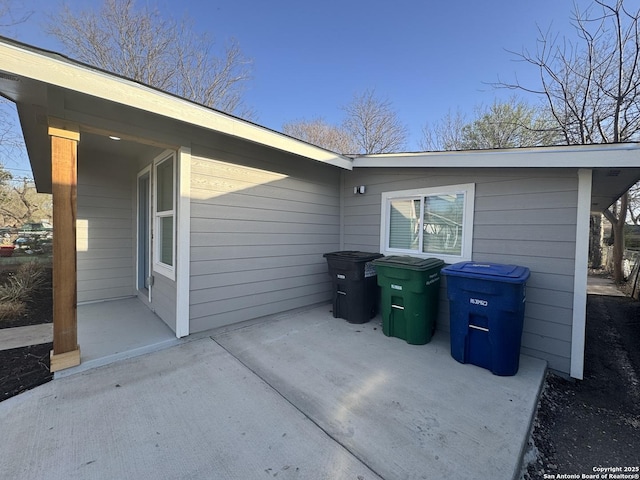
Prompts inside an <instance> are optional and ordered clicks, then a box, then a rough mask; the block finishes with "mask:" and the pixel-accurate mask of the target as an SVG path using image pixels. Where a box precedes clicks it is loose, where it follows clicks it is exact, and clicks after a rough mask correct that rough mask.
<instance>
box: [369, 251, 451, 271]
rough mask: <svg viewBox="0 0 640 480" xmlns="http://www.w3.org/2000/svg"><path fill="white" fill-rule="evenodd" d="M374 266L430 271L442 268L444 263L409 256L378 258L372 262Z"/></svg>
mask: <svg viewBox="0 0 640 480" xmlns="http://www.w3.org/2000/svg"><path fill="white" fill-rule="evenodd" d="M372 263H373V264H374V265H380V266H385V267H395V268H404V269H406V270H419V271H423V270H429V269H432V268H437V267H441V266H442V265H444V262H443V261H442V260H440V259H439V258H418V257H411V256H409V255H392V256H390V257H383V258H378V259H376V260H374V261H373V262H372Z"/></svg>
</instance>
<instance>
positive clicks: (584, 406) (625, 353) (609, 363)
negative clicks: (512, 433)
mask: <svg viewBox="0 0 640 480" xmlns="http://www.w3.org/2000/svg"><path fill="white" fill-rule="evenodd" d="M638 345H640V302H638V301H635V300H632V299H630V298H627V297H607V296H599V295H589V299H588V302H587V335H586V345H585V350H586V358H585V372H584V380H581V381H575V380H571V379H566V378H563V377H560V376H558V375H554V374H553V373H549V374H548V375H547V378H546V382H545V387H544V391H543V394H542V396H541V398H540V402H539V405H538V412H537V415H536V418H535V421H534V430H533V433H532V441H533V444H534V445H535V447H536V449H537V454H538V455H537V458H536V460H535V461H534V462H533V463H531V464H530V465H529V467H528V471H527V472H526V473H525V475H524V478H525V479H527V480H538V479H544V478H554V477H553V476H555V477H556V478H562V477H560V476H561V475H578V476H580V478H586V477H582V475H583V474H584V475H590V474H591V475H593V474H594V470H593V468H594V467H600V466H602V467H621V468H624V467H632V468H637V467H638V458H639V457H638V439H639V438H640V382H639V379H640V349H639V348H638ZM637 473H638V472H637V470H636V471H633V472H631V474H637ZM567 478H570V477H567Z"/></svg>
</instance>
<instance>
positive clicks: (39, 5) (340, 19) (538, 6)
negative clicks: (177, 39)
mask: <svg viewBox="0 0 640 480" xmlns="http://www.w3.org/2000/svg"><path fill="white" fill-rule="evenodd" d="M23 3H24V8H27V9H32V10H35V14H34V15H33V16H32V18H31V19H30V20H29V22H27V23H26V24H24V25H20V26H19V27H16V28H15V29H14V31H13V32H11V34H8V33H7V32H6V31H5V32H3V34H5V35H8V36H13V37H14V38H17V39H18V40H20V41H23V42H26V43H30V44H33V45H35V46H38V47H43V48H48V49H52V50H56V51H61V47H60V46H59V45H58V44H57V43H56V42H55V41H54V40H52V39H50V38H48V37H47V36H46V35H45V34H44V33H43V32H42V26H41V25H42V22H43V21H44V20H45V18H46V12H53V11H54V10H55V8H56V5H58V3H57V2H55V1H52V2H42V1H41V0H40V1H37V0H23ZM68 3H69V4H70V5H72V6H73V5H78V6H79V7H80V8H86V7H87V6H88V5H91V4H94V5H95V4H99V3H100V2H99V0H82V1H80V0H69V2H68ZM138 3H139V4H143V3H148V4H150V5H156V6H158V8H159V9H160V10H161V11H162V12H163V13H164V14H166V15H177V16H182V15H184V14H187V15H188V16H190V17H192V18H193V19H194V20H195V22H196V28H198V29H199V30H202V31H206V32H209V33H210V34H211V35H213V36H214V37H215V39H216V40H217V41H218V42H220V43H223V42H224V40H225V39H227V38H229V37H234V38H235V39H237V41H238V42H239V44H240V47H241V49H242V51H243V52H244V54H245V55H246V56H247V57H250V58H252V59H253V79H252V80H251V82H250V83H249V84H248V85H247V91H246V97H245V98H246V103H247V104H248V105H249V106H250V107H252V108H253V109H254V110H255V112H256V114H257V122H258V123H259V124H261V125H264V126H266V127H269V128H272V129H275V130H280V129H281V128H282V125H283V123H285V122H289V121H294V120H299V119H311V118H315V117H322V118H324V119H325V120H326V121H328V122H331V123H339V122H340V121H341V120H342V110H341V108H340V107H341V106H343V105H345V104H346V103H348V102H349V101H350V100H351V98H352V97H353V95H354V94H356V93H361V92H362V91H364V90H365V89H371V88H374V89H375V91H376V93H377V95H378V96H380V97H383V98H386V99H388V100H390V101H391V103H392V104H393V106H394V108H395V109H396V111H397V112H398V116H399V118H400V120H401V121H402V122H404V123H405V124H406V125H407V126H408V128H409V131H410V139H409V143H408V145H407V150H417V149H418V145H419V144H418V142H419V139H420V137H421V135H422V132H421V130H422V127H423V126H424V125H425V123H426V122H430V123H433V122H436V121H438V120H440V119H441V118H442V117H443V116H444V115H446V114H447V112H448V111H452V112H453V111H456V110H457V109H459V110H461V111H462V112H466V113H467V114H468V115H471V114H472V113H473V109H474V107H475V106H477V105H479V104H484V105H487V104H490V103H492V102H493V100H494V99H495V98H496V97H497V98H506V97H508V96H509V95H511V94H512V92H509V91H505V90H495V89H494V88H493V87H491V86H490V85H488V83H491V82H495V81H496V80H497V79H498V78H500V79H502V80H504V81H511V80H513V79H514V78H515V76H516V75H517V76H518V78H519V79H520V81H521V82H522V83H524V84H527V85H532V86H535V85H537V83H536V71H535V70H534V69H533V68H532V67H531V66H529V65H527V64H525V63H522V62H517V61H515V60H516V57H515V56H514V55H512V54H510V53H509V52H507V51H506V50H515V51H521V50H522V49H523V48H528V49H530V50H535V47H536V38H537V36H538V30H537V27H538V26H540V27H541V28H542V29H545V30H546V29H547V28H549V27H551V29H552V30H553V31H555V32H560V33H561V34H567V35H569V36H571V35H573V30H572V28H571V27H570V22H569V20H570V16H571V13H572V11H573V1H570V0H526V1H525V0H483V1H478V0H448V1H433V0H431V1H428V0H393V1H391V0H388V1H380V0H368V1H362V0H323V1H316V2H314V1H304V0H228V1H215V0H181V1H179V2H177V1H171V0H157V1H154V0H138ZM577 3H578V5H580V6H586V5H589V4H590V2H588V1H587V0H578V2H577ZM529 100H531V101H535V99H533V98H530V99H529Z"/></svg>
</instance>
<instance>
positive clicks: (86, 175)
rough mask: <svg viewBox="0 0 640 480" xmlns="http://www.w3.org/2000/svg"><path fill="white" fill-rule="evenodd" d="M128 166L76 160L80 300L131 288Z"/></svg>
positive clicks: (106, 296)
mask: <svg viewBox="0 0 640 480" xmlns="http://www.w3.org/2000/svg"><path fill="white" fill-rule="evenodd" d="M131 175H132V171H131V168H130V167H129V165H128V164H127V163H126V162H124V161H114V159H108V161H104V162H103V161H100V158H98V157H96V156H91V157H90V158H88V160H87V161H83V157H82V156H80V157H79V162H78V203H77V205H78V212H77V218H78V223H77V232H76V235H77V245H78V254H77V258H78V302H87V301H95V300H106V299H110V298H118V297H124V296H129V295H132V294H133V293H134V291H133V289H134V285H133V276H134V271H133V265H134V259H133V244H134V241H135V240H134V238H135V233H134V232H133V230H132V222H133V208H132V181H131V178H132V177H131Z"/></svg>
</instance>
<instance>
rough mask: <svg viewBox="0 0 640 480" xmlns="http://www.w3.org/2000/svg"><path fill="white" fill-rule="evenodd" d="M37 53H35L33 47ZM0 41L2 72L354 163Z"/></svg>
mask: <svg viewBox="0 0 640 480" xmlns="http://www.w3.org/2000/svg"><path fill="white" fill-rule="evenodd" d="M34 50H36V49H35V48H34ZM34 50H30V49H25V48H20V47H19V46H16V45H13V44H8V43H4V42H2V41H1V40H0V59H1V61H0V70H2V71H4V72H7V73H11V74H14V75H17V76H20V77H26V78H30V79H33V80H36V81H39V82H43V83H46V84H50V85H55V86H58V87H61V88H64V89H68V90H73V91H76V92H79V93H83V94H86V95H91V96H94V97H98V98H102V99H104V100H108V101H111V102H115V103H119V104H123V105H127V106H130V107H134V108H138V109H140V110H144V111H147V112H151V113H154V114H158V115H162V116H165V117H168V118H172V119H175V120H179V121H181V122H185V123H189V124H193V125H197V126H199V127H202V128H206V129H209V130H214V131H217V132H221V133H224V134H227V135H232V136H234V137H239V138H242V139H245V140H248V141H251V142H254V143H258V144H262V145H265V146H268V147H271V148H276V149H278V150H283V151H286V152H290V153H293V154H295V155H300V156H302V157H306V158H309V159H312V160H316V161H319V162H322V163H326V164H329V165H334V166H336V167H340V168H343V169H347V170H351V168H352V160H351V158H348V157H344V156H342V155H339V154H337V153H333V152H330V151H328V150H325V149H323V148H320V147H316V146H314V145H311V144H308V143H305V142H302V141H300V140H296V139H294V138H291V137H288V136H286V135H283V134H281V133H278V132H275V131H272V130H269V129H268V128H266V127H262V126H259V125H256V124H253V123H250V122H247V121H245V120H241V119H239V118H235V117H232V116H229V115H226V114H224V113H222V112H218V111H215V110H212V109H210V108H207V107H204V106H202V105H198V104H196V103H193V102H190V101H188V100H185V99H182V98H179V97H175V96H173V95H171V94H168V93H165V92H162V91H160V90H155V89H153V88H151V87H147V86H145V85H143V84H140V83H136V82H133V81H131V80H127V79H124V78H121V77H117V76H115V75H111V74H108V73H106V72H102V71H100V70H96V69H92V68H91V67H88V66H84V65H80V64H77V63H75V62H73V61H72V60H70V59H67V58H65V57H62V56H59V57H57V58H56V57H54V56H52V55H45V54H43V53H38V52H37V51H34Z"/></svg>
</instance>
